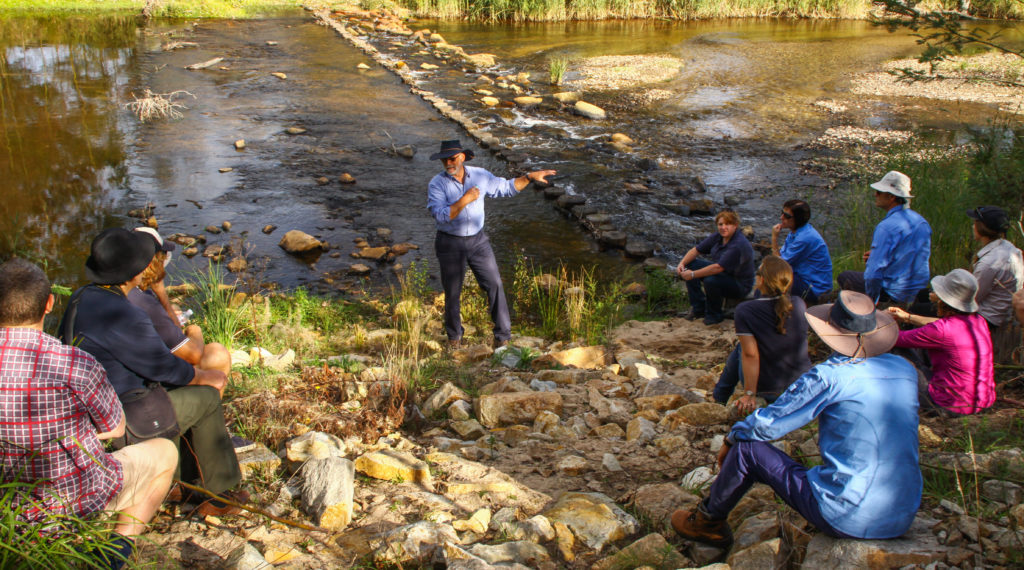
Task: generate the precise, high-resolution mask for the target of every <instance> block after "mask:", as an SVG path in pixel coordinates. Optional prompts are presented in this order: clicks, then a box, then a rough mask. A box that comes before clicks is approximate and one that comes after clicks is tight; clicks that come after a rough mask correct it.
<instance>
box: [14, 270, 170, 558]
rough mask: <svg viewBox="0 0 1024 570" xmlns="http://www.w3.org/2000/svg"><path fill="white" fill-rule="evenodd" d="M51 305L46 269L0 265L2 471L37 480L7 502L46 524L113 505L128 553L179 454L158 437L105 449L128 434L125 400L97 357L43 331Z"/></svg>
mask: <svg viewBox="0 0 1024 570" xmlns="http://www.w3.org/2000/svg"><path fill="white" fill-rule="evenodd" d="M52 308H53V295H51V294H50V281H49V280H48V279H47V278H46V275H45V274H44V273H43V272H42V270H41V269H39V268H38V267H36V266H35V265H33V264H31V263H29V262H27V261H25V260H22V259H12V260H10V261H8V262H7V263H4V264H3V265H0V327H2V328H0V409H2V410H3V421H0V449H2V452H0V455H2V459H0V461H2V465H3V468H2V470H0V473H2V475H0V480H2V481H3V482H5V483H9V482H14V481H22V482H25V483H30V484H32V485H33V486H32V487H31V496H24V495H15V498H14V500H15V504H14V505H7V507H8V508H12V509H15V510H17V511H19V512H20V514H21V518H23V519H25V520H24V521H23V522H28V523H42V524H46V523H47V522H48V517H50V516H51V515H58V516H59V515H63V514H70V515H75V516H79V517H83V516H86V515H90V514H92V513H95V512H99V511H103V510H108V511H117V512H118V513H117V519H116V524H115V526H114V532H115V533H118V534H119V535H120V536H118V537H116V538H115V540H114V541H113V545H114V546H115V547H116V548H117V549H118V550H119V554H120V556H122V557H125V558H127V557H128V556H130V554H131V550H132V548H133V545H134V542H133V539H132V538H131V537H133V536H135V535H139V534H142V533H143V532H145V530H146V523H148V522H149V521H150V520H151V519H152V518H153V515H155V514H156V511H157V508H159V506H160V503H161V502H162V501H163V499H164V497H165V496H166V495H167V490H168V489H169V488H170V486H171V478H172V476H173V475H174V468H175V466H176V465H177V464H178V453H177V451H176V450H175V449H174V444H172V443H171V442H170V441H168V440H166V439H159V438H158V439H151V440H149V441H145V442H143V443H139V444H137V445H130V446H127V447H124V448H122V449H119V450H118V451H115V452H113V453H107V452H105V451H104V450H103V444H102V443H100V440H103V439H110V438H114V437H119V436H120V435H121V434H123V433H124V429H125V427H124V413H123V412H122V411H121V404H120V402H118V400H117V394H115V393H114V389H113V388H112V387H111V385H110V383H109V382H107V375H106V372H104V370H103V367H102V366H100V364H99V363H98V362H96V359H94V358H93V357H92V356H90V355H88V354H86V353H85V352H83V351H82V350H80V349H78V348H75V347H72V346H64V345H62V344H61V343H60V341H58V340H57V339H55V338H53V337H51V336H50V335H48V334H46V333H44V332H43V318H44V317H45V316H46V314H47V313H49V312H50V310H51V309H52ZM51 520H52V519H51ZM113 557H114V556H106V558H108V559H109V558H113Z"/></svg>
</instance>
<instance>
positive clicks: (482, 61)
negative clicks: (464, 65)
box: [464, 53, 496, 67]
mask: <svg viewBox="0 0 1024 570" xmlns="http://www.w3.org/2000/svg"><path fill="white" fill-rule="evenodd" d="M464 59H465V60H466V61H467V62H469V63H471V64H473V65H475V66H477V67H494V66H495V64H496V62H495V58H494V54H490V53H469V54H466V55H465V56H464Z"/></svg>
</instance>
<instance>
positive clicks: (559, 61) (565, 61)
mask: <svg viewBox="0 0 1024 570" xmlns="http://www.w3.org/2000/svg"><path fill="white" fill-rule="evenodd" d="M568 69H569V58H568V57H565V56H555V57H552V58H551V59H549V60H548V81H549V82H550V83H551V84H552V85H561V84H562V78H563V77H564V76H565V72H566V70H568Z"/></svg>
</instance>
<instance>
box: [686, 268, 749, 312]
mask: <svg viewBox="0 0 1024 570" xmlns="http://www.w3.org/2000/svg"><path fill="white" fill-rule="evenodd" d="M709 265H712V263H711V262H710V261H706V260H703V259H694V260H693V261H691V262H690V263H689V264H687V265H686V269H689V270H691V271H697V270H699V269H703V268H705V267H707V266H709ZM686 291H687V292H688V293H689V295H690V306H691V307H693V312H694V313H695V314H698V315H699V314H702V313H703V314H705V315H707V316H709V317H715V318H717V317H721V316H722V305H723V303H725V299H726V298H729V299H742V298H744V297H746V296H747V293H749V292H750V288H749V287H744V286H743V285H742V284H741V283H740V282H739V281H738V280H737V279H736V278H735V277H733V276H732V275H729V274H728V273H725V272H722V273H716V274H715V275H709V276H708V277H700V278H697V279H690V280H689V281H687V282H686Z"/></svg>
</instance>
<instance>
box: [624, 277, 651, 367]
mask: <svg viewBox="0 0 1024 570" xmlns="http://www.w3.org/2000/svg"><path fill="white" fill-rule="evenodd" d="M638 285H639V283H638ZM619 364H622V362H619ZM623 373H624V375H625V376H626V378H629V379H630V380H638V379H642V380H647V381H650V380H655V379H657V378H659V377H660V376H661V374H659V373H658V369H657V368H655V367H653V366H651V365H650V364H647V363H646V362H631V363H629V364H625V365H623Z"/></svg>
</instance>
